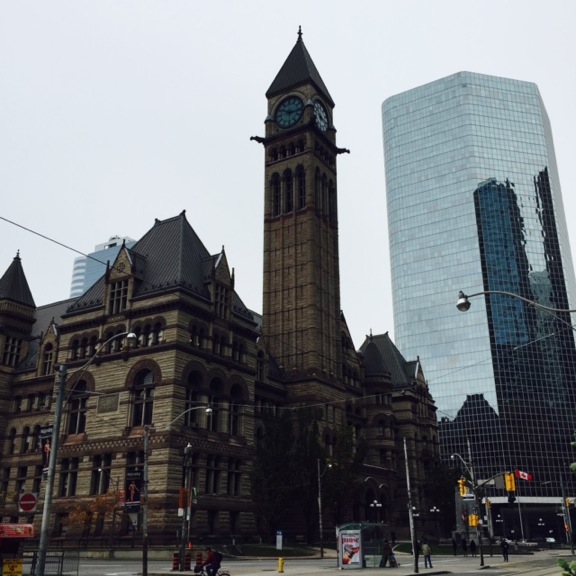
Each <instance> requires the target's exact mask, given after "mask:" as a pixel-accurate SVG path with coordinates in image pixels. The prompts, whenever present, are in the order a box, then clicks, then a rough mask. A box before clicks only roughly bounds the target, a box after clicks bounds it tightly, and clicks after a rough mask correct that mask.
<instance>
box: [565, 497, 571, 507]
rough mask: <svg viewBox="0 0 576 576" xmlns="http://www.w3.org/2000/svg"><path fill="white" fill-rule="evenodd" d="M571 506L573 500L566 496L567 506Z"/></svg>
mask: <svg viewBox="0 0 576 576" xmlns="http://www.w3.org/2000/svg"><path fill="white" fill-rule="evenodd" d="M570 506H572V501H571V500H570V498H566V508H570Z"/></svg>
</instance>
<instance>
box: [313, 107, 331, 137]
mask: <svg viewBox="0 0 576 576" xmlns="http://www.w3.org/2000/svg"><path fill="white" fill-rule="evenodd" d="M314 115H315V116H316V126H318V128H320V130H322V131H323V132H326V130H327V129H328V113H327V112H326V108H324V105H323V104H322V102H320V100H316V101H315V102H314Z"/></svg>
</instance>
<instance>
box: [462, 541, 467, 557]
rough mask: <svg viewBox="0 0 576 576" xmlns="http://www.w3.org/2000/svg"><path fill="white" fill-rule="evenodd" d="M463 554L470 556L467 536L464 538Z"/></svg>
mask: <svg viewBox="0 0 576 576" xmlns="http://www.w3.org/2000/svg"><path fill="white" fill-rule="evenodd" d="M462 554H464V556H468V544H467V543H466V538H462Z"/></svg>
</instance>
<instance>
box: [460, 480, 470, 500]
mask: <svg viewBox="0 0 576 576" xmlns="http://www.w3.org/2000/svg"><path fill="white" fill-rule="evenodd" d="M458 490H459V491H460V496H466V494H468V487H467V486H466V478H460V480H458Z"/></svg>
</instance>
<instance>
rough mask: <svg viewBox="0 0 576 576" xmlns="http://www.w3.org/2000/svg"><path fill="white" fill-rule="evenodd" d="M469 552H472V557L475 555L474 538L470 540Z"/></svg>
mask: <svg viewBox="0 0 576 576" xmlns="http://www.w3.org/2000/svg"><path fill="white" fill-rule="evenodd" d="M470 554H472V557H475V556H476V542H474V540H470Z"/></svg>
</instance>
